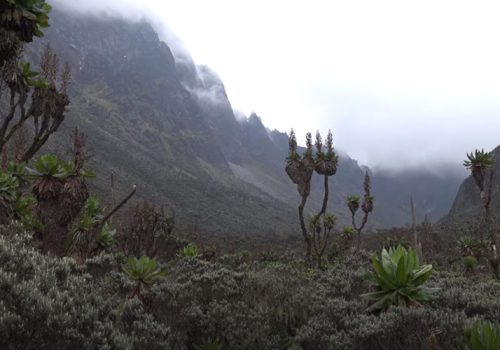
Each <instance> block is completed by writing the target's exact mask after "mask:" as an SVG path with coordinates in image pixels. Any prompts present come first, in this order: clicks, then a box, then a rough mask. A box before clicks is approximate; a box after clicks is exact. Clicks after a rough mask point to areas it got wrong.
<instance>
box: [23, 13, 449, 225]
mask: <svg viewBox="0 0 500 350" xmlns="http://www.w3.org/2000/svg"><path fill="white" fill-rule="evenodd" d="M51 20H52V25H51V28H49V29H48V30H47V33H46V36H45V38H44V39H43V40H41V41H39V42H38V46H33V47H31V48H30V49H31V51H37V50H39V49H40V46H41V45H42V44H43V43H45V42H47V41H48V42H50V43H51V45H52V46H53V47H54V48H55V51H56V52H58V54H59V56H60V57H61V58H62V59H64V60H68V61H69V63H70V65H71V66H72V68H73V69H72V70H73V84H72V86H71V89H70V95H71V96H70V97H71V106H70V112H69V117H68V118H67V120H66V122H65V123H64V125H63V126H62V130H63V132H62V134H63V133H64V132H66V133H67V134H69V130H71V128H73V127H74V126H79V127H80V128H81V129H82V130H83V131H84V132H85V133H87V134H89V135H92V137H90V138H89V140H88V143H89V147H90V150H91V151H92V155H93V158H92V162H93V164H92V166H93V167H95V168H96V169H99V171H98V174H99V178H98V179H97V181H96V183H95V186H96V187H97V189H98V190H99V191H100V192H101V193H102V194H106V193H107V192H109V190H108V188H109V176H110V173H111V172H113V173H114V174H115V178H116V181H117V183H118V189H120V188H128V186H129V184H131V183H136V184H137V185H138V188H139V191H138V197H137V198H141V199H147V200H149V201H152V202H153V203H156V204H161V205H167V206H169V207H171V208H173V209H174V211H175V215H176V217H177V222H178V223H179V224H180V225H182V224H183V223H189V229H190V230H193V231H203V232H209V233H215V232H218V233H252V234H256V233H263V234H269V233H272V232H276V233H293V232H295V230H296V227H297V225H296V223H297V218H296V207H297V205H298V198H297V195H296V192H295V189H294V186H293V185H290V183H289V181H288V179H287V177H286V174H285V172H284V158H285V157H286V152H287V151H286V149H287V142H286V135H285V134H283V133H279V132H277V131H273V132H270V131H269V130H268V129H266V127H265V126H264V125H263V123H262V120H261V119H260V118H259V117H258V116H257V115H252V116H250V117H249V118H248V119H245V120H241V121H238V120H237V119H236V118H235V115H234V112H233V109H232V107H231V104H230V102H229V101H228V99H227V96H226V93H225V90H224V85H223V83H222V82H221V81H220V79H219V78H218V77H217V75H216V74H215V73H214V72H212V71H211V70H210V69H208V68H206V67H197V66H195V65H194V64H193V63H192V61H191V59H190V58H189V57H183V58H182V59H178V58H177V59H176V58H175V57H174V56H173V54H172V51H171V50H170V48H169V47H168V46H167V45H166V44H165V43H163V42H162V41H160V40H159V38H158V35H157V33H156V32H155V31H154V30H153V29H152V27H151V26H150V25H149V24H147V23H144V22H139V23H132V22H127V21H124V20H121V19H116V18H97V17H91V16H81V15H79V16H77V15H73V14H68V13H61V12H53V13H52V17H51ZM334 136H335V135H334ZM59 140H61V138H59ZM61 144H62V143H61V142H60V141H59V143H58V144H55V145H54V144H52V149H54V148H58V147H59V148H61ZM363 174H364V169H362V168H361V167H360V166H359V165H358V164H357V162H356V161H354V160H352V159H351V158H349V157H348V156H343V157H341V159H340V164H339V172H338V175H337V176H336V177H335V178H334V179H332V198H331V202H332V203H331V206H330V207H331V208H332V210H333V211H334V212H336V213H338V215H339V218H340V222H341V223H343V224H347V223H348V222H349V220H348V218H349V215H348V210H347V207H346V205H345V198H346V197H347V195H349V194H352V193H356V191H357V190H358V189H359V188H360V186H361V183H362V180H363ZM422 177H425V178H427V179H429V182H430V183H431V184H432V186H422V184H421V183H420V182H418V181H416V182H410V183H408V182H407V181H406V182H405V181H401V182H400V184H401V185H400V186H397V188H396V190H394V191H388V190H387V186H385V184H386V183H387V182H390V181H391V178H390V177H387V176H386V175H384V174H381V175H380V176H378V175H377V174H375V175H374V177H373V183H374V193H375V196H376V201H377V203H378V205H377V207H376V208H377V209H375V211H374V216H373V219H372V221H371V223H372V224H373V226H374V227H381V226H394V225H400V224H404V223H406V222H408V221H409V219H410V214H409V213H408V212H407V211H405V210H404V209H402V207H404V206H407V203H408V198H409V196H410V194H412V193H422V194H423V195H422V197H419V196H418V195H417V196H416V197H417V198H416V204H417V209H418V215H419V219H421V218H423V216H424V214H430V216H431V218H433V219H435V218H438V217H439V216H441V215H442V214H444V213H445V212H446V211H447V210H448V208H447V204H449V202H450V201H451V198H452V196H453V194H454V191H455V190H454V189H453V190H449V189H448V187H445V190H441V191H440V192H439V193H440V194H442V195H441V196H440V200H438V201H431V203H428V202H425V200H424V199H422V198H423V197H424V194H425V193H427V192H429V193H436V192H437V191H436V188H443V186H441V182H440V181H439V179H437V178H436V177H433V176H430V175H428V174H422ZM453 181H455V180H453V179H452V182H453ZM313 183H317V181H313ZM379 184H380V185H379ZM450 187H453V186H450ZM312 198H313V200H312V201H311V202H312V203H319V202H320V198H321V191H320V186H317V187H313V190H312ZM443 198H444V200H443ZM446 199H448V200H446ZM318 205H319V204H318Z"/></svg>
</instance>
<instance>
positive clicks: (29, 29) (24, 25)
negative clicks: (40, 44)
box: [0, 0, 51, 42]
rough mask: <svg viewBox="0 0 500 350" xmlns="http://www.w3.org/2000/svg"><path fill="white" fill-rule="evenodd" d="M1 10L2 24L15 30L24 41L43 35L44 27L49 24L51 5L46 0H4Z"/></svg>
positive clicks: (0, 23) (0, 22) (0, 6)
mask: <svg viewBox="0 0 500 350" xmlns="http://www.w3.org/2000/svg"><path fill="white" fill-rule="evenodd" d="M0 10H1V11H0V26H1V27H3V28H5V29H8V30H14V31H15V32H16V34H17V36H18V37H19V39H20V40H22V41H26V42H31V41H32V40H33V36H38V37H41V36H43V33H42V29H43V28H47V27H48V26H49V16H48V14H49V12H50V10H51V7H50V5H49V4H47V3H46V2H45V0H2V3H1V4H0Z"/></svg>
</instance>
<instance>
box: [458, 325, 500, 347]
mask: <svg viewBox="0 0 500 350" xmlns="http://www.w3.org/2000/svg"><path fill="white" fill-rule="evenodd" d="M465 333H466V340H467V345H468V346H469V349H471V350H498V349H500V325H498V324H495V325H494V324H492V323H491V322H484V321H477V322H475V323H474V324H473V325H472V327H471V328H469V329H467V330H466V332H465Z"/></svg>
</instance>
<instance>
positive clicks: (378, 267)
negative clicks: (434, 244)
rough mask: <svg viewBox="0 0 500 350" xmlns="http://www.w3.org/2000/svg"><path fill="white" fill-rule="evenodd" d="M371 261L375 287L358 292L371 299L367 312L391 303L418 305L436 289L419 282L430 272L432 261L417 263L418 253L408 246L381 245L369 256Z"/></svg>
mask: <svg viewBox="0 0 500 350" xmlns="http://www.w3.org/2000/svg"><path fill="white" fill-rule="evenodd" d="M372 264H373V268H374V270H375V271H374V274H373V277H374V278H375V281H376V282H377V285H378V291H376V292H371V293H366V294H363V295H362V296H363V297H364V298H367V299H368V300H370V301H371V302H373V304H372V305H370V306H369V307H368V309H367V311H369V312H372V311H378V310H382V311H383V310H386V309H387V308H388V307H390V306H393V305H394V306H421V304H422V303H425V302H428V301H430V300H431V299H432V297H433V294H435V293H436V292H437V291H438V289H436V288H426V287H424V286H423V285H424V283H425V282H426V281H427V280H428V279H429V277H430V276H431V274H432V272H433V270H432V265H422V266H421V265H420V261H419V258H418V255H417V254H416V253H415V251H414V250H413V249H411V248H410V249H408V250H406V249H405V248H404V247H402V246H398V247H397V248H390V249H389V250H386V249H385V248H384V249H383V250H382V254H381V257H380V258H378V257H376V256H374V257H372Z"/></svg>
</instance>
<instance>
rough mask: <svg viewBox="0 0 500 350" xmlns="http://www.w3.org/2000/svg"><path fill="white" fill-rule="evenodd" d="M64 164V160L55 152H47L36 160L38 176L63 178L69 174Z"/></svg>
mask: <svg viewBox="0 0 500 350" xmlns="http://www.w3.org/2000/svg"><path fill="white" fill-rule="evenodd" d="M64 165H65V164H64V161H63V160H61V159H60V158H59V157H57V156H55V155H53V154H46V155H43V156H41V157H40V158H38V159H37V160H36V162H35V170H36V171H37V173H38V174H37V175H38V176H43V177H55V178H58V179H63V178H65V177H66V176H67V173H66V171H65V168H64Z"/></svg>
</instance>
